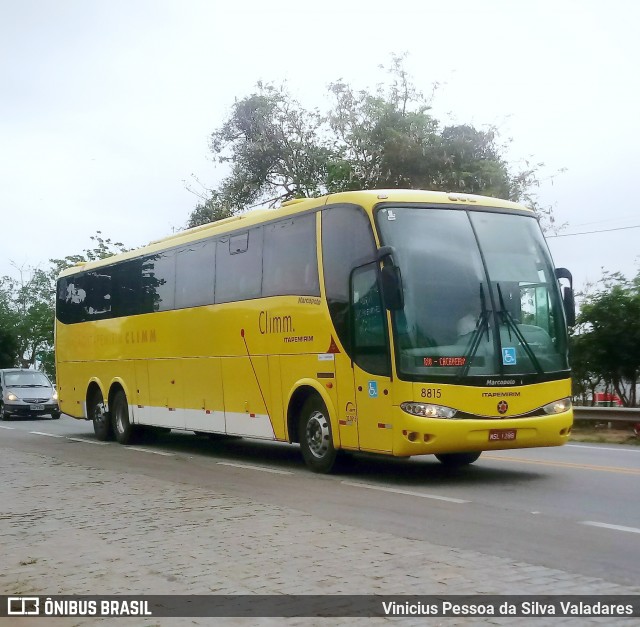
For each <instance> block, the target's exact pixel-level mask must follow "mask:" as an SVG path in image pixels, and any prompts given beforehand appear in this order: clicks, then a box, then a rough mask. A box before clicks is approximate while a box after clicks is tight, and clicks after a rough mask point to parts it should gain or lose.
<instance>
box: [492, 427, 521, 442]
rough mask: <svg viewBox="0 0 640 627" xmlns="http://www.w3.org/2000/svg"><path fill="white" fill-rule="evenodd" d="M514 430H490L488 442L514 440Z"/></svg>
mask: <svg viewBox="0 0 640 627" xmlns="http://www.w3.org/2000/svg"><path fill="white" fill-rule="evenodd" d="M515 439H516V429H490V430H489V442H496V441H498V440H507V441H508V440H515Z"/></svg>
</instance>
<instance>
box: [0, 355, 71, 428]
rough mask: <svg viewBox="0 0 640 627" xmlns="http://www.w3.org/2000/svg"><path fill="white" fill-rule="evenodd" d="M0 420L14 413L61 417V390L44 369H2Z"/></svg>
mask: <svg viewBox="0 0 640 627" xmlns="http://www.w3.org/2000/svg"><path fill="white" fill-rule="evenodd" d="M0 393H1V394H2V399H1V400H0V420H8V419H9V418H11V417H12V416H15V417H27V418H37V417H39V416H44V415H46V414H49V415H50V416H51V417H52V418H53V419H55V420H57V419H58V418H60V407H59V405H58V393H57V392H56V390H55V388H54V386H53V385H52V384H51V381H49V379H48V378H47V376H46V375H45V374H44V373H43V372H39V371H38V370H26V369H20V368H7V369H4V370H0Z"/></svg>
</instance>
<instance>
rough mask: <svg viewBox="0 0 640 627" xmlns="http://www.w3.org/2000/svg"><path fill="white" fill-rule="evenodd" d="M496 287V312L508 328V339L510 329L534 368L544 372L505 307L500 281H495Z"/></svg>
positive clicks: (539, 372)
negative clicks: (498, 303)
mask: <svg viewBox="0 0 640 627" xmlns="http://www.w3.org/2000/svg"><path fill="white" fill-rule="evenodd" d="M496 288H497V290H498V298H499V299H500V311H499V312H498V313H499V314H500V315H501V316H502V320H503V322H504V323H505V324H506V325H507V329H508V330H509V339H511V330H513V334H514V335H515V336H516V338H517V339H518V341H519V342H520V344H521V345H522V348H524V352H525V353H527V357H529V359H530V360H531V363H532V364H533V366H534V368H535V369H536V370H537V371H538V374H544V370H543V369H542V366H541V365H540V362H539V361H538V358H537V357H536V355H535V353H534V352H533V349H532V348H531V346H530V345H529V342H527V340H526V339H525V337H524V335H522V331H520V329H519V328H518V324H517V322H516V321H515V320H514V318H513V316H512V315H511V312H510V311H509V310H508V309H507V308H506V306H505V304H504V298H503V297H502V289H501V287H500V283H496Z"/></svg>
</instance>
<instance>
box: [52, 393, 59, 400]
mask: <svg viewBox="0 0 640 627" xmlns="http://www.w3.org/2000/svg"><path fill="white" fill-rule="evenodd" d="M51 398H52V399H53V400H54V401H57V400H58V393H57V392H54V393H53V394H52V395H51Z"/></svg>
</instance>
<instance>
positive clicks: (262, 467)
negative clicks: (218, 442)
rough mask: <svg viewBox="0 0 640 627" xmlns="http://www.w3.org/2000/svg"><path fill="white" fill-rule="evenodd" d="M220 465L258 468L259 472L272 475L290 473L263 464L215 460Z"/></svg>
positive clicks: (290, 473)
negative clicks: (254, 464) (253, 464)
mask: <svg viewBox="0 0 640 627" xmlns="http://www.w3.org/2000/svg"><path fill="white" fill-rule="evenodd" d="M216 463H217V464H220V466H233V467H234V468H247V469H249V470H258V471H260V472H271V473H273V474H274V475H292V474H293V473H292V472H289V471H287V470H276V469H275V468H265V467H264V466H250V465H249V464H232V463H231V462H216Z"/></svg>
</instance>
